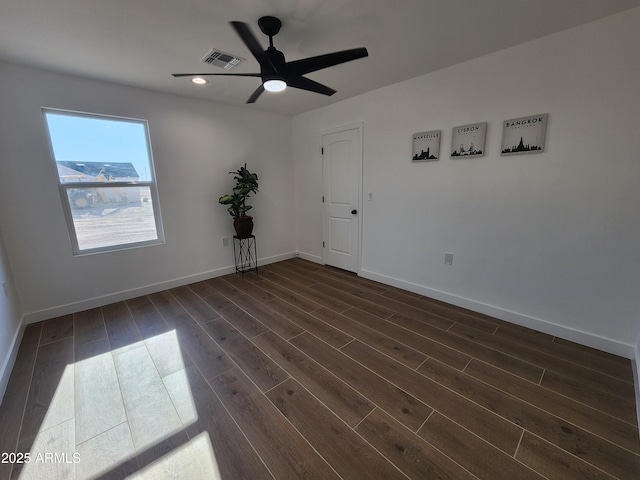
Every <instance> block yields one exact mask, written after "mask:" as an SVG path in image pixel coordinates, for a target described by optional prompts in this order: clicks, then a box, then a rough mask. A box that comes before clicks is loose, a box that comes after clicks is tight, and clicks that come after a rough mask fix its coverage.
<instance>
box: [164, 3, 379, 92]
mask: <svg viewBox="0 0 640 480" xmlns="http://www.w3.org/2000/svg"><path fill="white" fill-rule="evenodd" d="M230 24H231V26H232V27H233V29H234V30H235V31H236V33H237V34H238V35H239V36H240V38H241V39H242V41H243V42H244V44H245V45H246V46H247V48H248V49H249V50H250V51H251V53H252V54H253V56H254V57H255V59H256V60H257V61H258V63H259V64H260V73H174V74H173V76H174V77H199V76H205V75H221V76H230V77H259V78H261V79H262V83H261V84H260V86H259V87H258V88H257V89H256V91H255V92H253V94H252V95H251V96H250V97H249V99H248V100H247V103H254V102H255V101H256V100H257V99H258V97H259V96H260V95H261V94H262V92H264V91H265V90H267V91H282V90H284V89H285V88H286V87H287V86H289V87H293V88H299V89H301V90H308V91H310V92H315V93H320V94H322V95H333V94H334V93H336V91H335V90H333V89H332V88H329V87H327V86H325V85H322V84H321V83H318V82H316V81H313V80H310V79H308V78H306V77H304V76H303V75H305V74H307V73H311V72H315V71H317V70H322V69H323V68H328V67H333V66H334V65H338V64H340V63H345V62H350V61H352V60H357V59H358V58H363V57H367V56H368V55H369V53H368V52H367V49H366V48H364V47H363V48H353V49H351V50H343V51H340V52H334V53H327V54H325V55H318V56H316V57H309V58H303V59H301V60H294V61H292V62H287V61H285V59H284V54H283V53H282V52H281V51H280V50H277V49H276V48H275V47H274V46H273V37H274V36H275V35H277V33H278V32H279V31H280V27H281V26H282V22H281V21H280V19H278V18H276V17H270V16H266V17H261V18H260V19H259V20H258V26H259V27H260V30H262V33H264V34H265V35H267V36H268V37H269V48H267V49H266V50H264V51H263V50H262V46H261V45H260V43H259V42H258V40H257V39H256V37H255V36H254V35H253V33H252V32H251V29H250V28H249V25H247V24H246V23H243V22H230Z"/></svg>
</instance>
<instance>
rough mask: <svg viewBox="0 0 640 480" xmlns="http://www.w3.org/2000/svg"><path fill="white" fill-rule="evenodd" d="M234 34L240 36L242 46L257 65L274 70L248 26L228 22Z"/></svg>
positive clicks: (242, 23)
mask: <svg viewBox="0 0 640 480" xmlns="http://www.w3.org/2000/svg"><path fill="white" fill-rule="evenodd" d="M229 23H230V24H231V26H232V27H233V29H234V30H235V31H236V33H237V34H238V35H239V36H240V38H241V39H242V41H243V42H244V44H245V45H246V46H247V48H248V49H249V51H250V52H251V53H252V54H253V56H254V57H255V59H256V60H257V61H258V63H259V64H260V65H261V66H262V65H269V66H271V68H273V69H275V67H274V66H273V65H272V63H271V60H270V59H269V57H268V56H267V55H266V54H265V53H264V50H263V49H262V45H260V42H258V39H257V38H256V37H255V36H254V35H253V33H252V32H251V29H250V28H249V25H247V24H246V23H244V22H229Z"/></svg>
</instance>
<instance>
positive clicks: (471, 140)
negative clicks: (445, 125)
mask: <svg viewBox="0 0 640 480" xmlns="http://www.w3.org/2000/svg"><path fill="white" fill-rule="evenodd" d="M486 135H487V122H482V123H474V124H471V125H462V126H460V127H455V128H454V129H453V131H452V132H451V158H471V157H481V156H483V155H484V141H485V137H486Z"/></svg>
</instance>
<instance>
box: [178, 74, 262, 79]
mask: <svg viewBox="0 0 640 480" xmlns="http://www.w3.org/2000/svg"><path fill="white" fill-rule="evenodd" d="M171 75H173V76H174V77H176V78H178V77H204V76H206V75H221V76H223V77H261V74H259V73H172V74H171Z"/></svg>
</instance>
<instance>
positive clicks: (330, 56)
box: [286, 47, 369, 76]
mask: <svg viewBox="0 0 640 480" xmlns="http://www.w3.org/2000/svg"><path fill="white" fill-rule="evenodd" d="M368 56H369V52H367V49H366V48H364V47H362V48H352V49H351V50H343V51H341V52H334V53H327V54H325V55H318V56H317V57H309V58H303V59H301V60H294V61H293V62H287V64H286V65H287V71H288V72H290V73H291V74H293V75H297V76H301V75H305V74H307V73H311V72H315V71H316V70H322V69H323V68H327V67H333V66H334V65H339V64H340V63H345V62H350V61H352V60H357V59H359V58H364V57H368Z"/></svg>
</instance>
